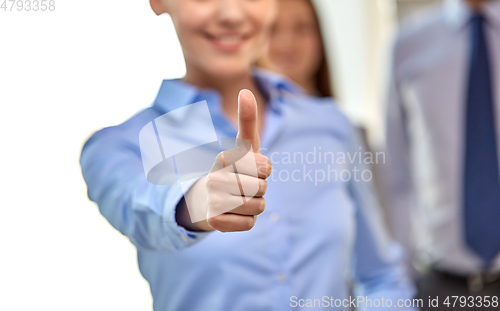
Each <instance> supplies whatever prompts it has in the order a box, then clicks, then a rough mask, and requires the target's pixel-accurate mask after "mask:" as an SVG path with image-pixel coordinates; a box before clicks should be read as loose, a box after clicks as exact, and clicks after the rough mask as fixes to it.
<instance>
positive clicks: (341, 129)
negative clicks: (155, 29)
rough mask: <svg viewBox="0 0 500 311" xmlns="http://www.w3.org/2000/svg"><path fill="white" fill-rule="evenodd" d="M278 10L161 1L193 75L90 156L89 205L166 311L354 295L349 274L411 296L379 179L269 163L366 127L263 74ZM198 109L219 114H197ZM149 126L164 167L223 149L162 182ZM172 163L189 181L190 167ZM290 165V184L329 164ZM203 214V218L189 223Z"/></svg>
mask: <svg viewBox="0 0 500 311" xmlns="http://www.w3.org/2000/svg"><path fill="white" fill-rule="evenodd" d="M277 4H278V1H277V0H151V5H152V8H153V9H154V11H155V12H156V14H163V13H168V14H170V16H171V17H172V21H173V23H174V25H175V28H176V31H177V35H178V37H179V41H180V43H181V46H182V50H183V52H184V57H185V61H186V76H185V77H184V78H183V79H181V80H179V79H175V80H165V81H163V83H162V86H161V88H160V90H159V92H158V96H157V98H156V100H155V101H154V104H153V106H152V107H150V108H147V109H145V110H143V111H141V112H140V113H138V114H136V115H135V116H133V117H132V118H131V119H129V120H128V121H126V122H124V123H122V124H120V125H118V126H114V127H109V128H105V129H103V130H101V131H98V132H97V133H95V134H94V135H93V136H92V137H91V138H90V139H89V140H88V141H87V142H86V144H85V146H84V147H83V150H82V155H81V160H80V163H81V166H82V172H83V176H84V178H85V181H86V183H87V185H88V195H89V198H90V199H91V200H93V201H94V202H96V203H97V204H98V206H99V209H100V211H101V213H102V214H103V215H104V216H105V217H106V218H107V219H108V221H109V222H110V223H111V224H112V225H113V226H114V227H115V228H116V229H117V230H119V231H120V232H121V233H123V234H124V235H126V236H127V237H129V238H130V240H131V241H132V242H133V243H134V244H135V245H136V246H137V252H138V261H139V267H140V270H141V273H142V275H143V276H144V278H145V279H146V280H147V281H148V282H149V284H150V288H151V292H152V295H153V298H154V309H155V310H179V311H181V310H182V311H184V310H191V311H202V310H220V311H226V310H227V311H244V310H283V309H286V308H288V306H289V301H288V299H289V297H291V296H292V295H301V296H303V297H323V296H331V297H332V299H347V296H348V287H347V285H346V280H345V277H346V276H347V275H348V274H349V272H352V274H353V275H352V279H353V280H354V283H355V284H356V289H357V290H360V291H362V292H364V293H366V295H367V296H368V297H370V299H376V298H378V297H382V296H384V297H386V298H387V297H392V298H394V299H398V298H409V297H411V296H412V294H413V287H412V286H411V285H410V284H409V283H408V282H407V281H406V276H405V275H404V274H403V273H401V271H402V266H401V264H402V259H403V254H402V253H401V250H400V248H399V247H398V245H396V244H394V243H393V242H392V241H391V240H390V239H389V238H388V236H387V234H386V232H385V231H384V228H383V226H382V223H381V217H380V215H379V209H378V206H377V205H376V200H375V199H374V198H373V191H372V188H371V186H370V184H369V183H365V182H362V181H360V180H355V179H353V178H350V177H349V178H342V179H341V180H326V179H325V178H321V179H322V180H323V182H321V183H320V182H317V180H312V178H310V177H306V178H304V182H301V183H298V182H295V181H294V180H293V179H290V178H285V180H281V179H280V178H278V179H277V180H276V179H274V180H273V179H272V178H268V177H269V176H270V175H271V176H272V171H273V165H274V163H271V161H270V160H269V159H268V158H267V155H269V154H275V153H278V154H285V153H289V154H295V153H296V152H302V153H304V154H305V153H307V152H308V151H310V150H322V151H323V152H327V151H328V152H332V154H335V153H337V152H346V153H352V152H357V151H358V150H359V143H358V139H357V137H356V131H355V130H354V128H353V126H352V125H351V124H350V123H349V121H348V120H347V118H346V117H345V116H344V115H343V114H342V113H341V112H340V111H339V110H338V108H337V107H336V106H335V105H330V104H327V102H326V101H325V100H324V99H322V98H319V97H314V96H309V95H308V94H306V93H304V92H303V90H302V89H300V88H298V87H297V86H296V85H295V84H293V83H290V82H289V80H287V79H286V78H284V77H282V76H280V75H277V74H273V73H271V72H268V71H264V70H259V69H254V68H252V64H254V63H255V62H256V60H257V59H258V58H259V57H260V56H261V55H262V53H263V52H264V49H265V47H266V45H267V43H268V40H269V33H270V30H271V27H272V25H273V21H274V18H275V16H276V12H277ZM193 104H196V105H202V108H203V111H206V112H207V115H208V114H210V118H208V117H207V118H204V117H203V118H202V117H201V116H200V114H196V113H194V112H193V109H192V107H193ZM180 112H182V113H180ZM172 115H176V116H177V117H175V118H170V119H169V118H168V116H172ZM162 117H165V120H167V121H166V122H170V123H169V124H168V125H169V126H170V127H169V128H171V129H175V130H170V131H166V132H167V133H164V131H162V130H161V129H162V128H165V127H164V126H163V125H161V124H160V125H158V124H157V122H160V120H163V118H162ZM206 119H208V120H210V121H211V122H210V121H208V122H205V121H204V120H206ZM169 120H170V121H169ZM153 124H156V130H155V126H153ZM150 125H151V126H150ZM186 125H189V126H186ZM186 127H187V128H186ZM144 128H146V130H147V131H149V133H151V135H149V136H148V137H152V138H151V140H153V141H156V143H157V145H158V147H157V146H156V145H155V149H154V150H157V155H158V154H159V156H158V159H161V158H162V157H163V158H165V159H168V158H169V157H167V156H165V155H170V154H174V155H175V154H179V153H180V152H183V151H186V150H192V148H194V147H197V146H201V145H203V144H205V143H206V142H205V138H206V137H208V136H210V141H215V140H216V139H218V140H220V146H221V152H220V153H219V154H218V155H215V154H212V156H213V157H210V158H209V163H208V164H211V167H212V169H211V170H210V172H206V174H205V175H203V176H202V177H200V178H198V179H193V180H192V182H189V183H187V182H179V184H175V185H156V184H152V183H149V182H148V180H147V177H146V174H145V171H144V166H143V162H142V160H143V157H144V158H147V156H148V155H146V156H145V155H144V154H143V149H142V148H141V147H142V145H141V143H142V141H140V138H139V137H140V133H141V132H142V129H144ZM148 129H149V130H148ZM235 137H237V138H239V139H240V140H246V141H247V142H249V146H251V148H248V155H250V157H247V156H246V155H245V156H244V157H242V158H241V159H239V160H238V161H237V162H234V161H230V160H229V159H230V158H232V157H234V154H238V151H241V146H240V145H238V144H236V147H235V148H232V149H229V150H228V148H225V147H224V143H223V142H224V141H225V140H224V138H235ZM261 138H262V139H261ZM179 142H180V143H181V144H180V145H182V148H184V149H183V150H178V149H182V148H181V147H179V148H177V147H176V146H178V145H177V143H179ZM261 146H262V148H261ZM245 150H247V149H245ZM240 153H241V152H240ZM174 157H175V156H174ZM204 160H206V159H205V158H204ZM159 161H161V160H159ZM157 162H158V161H157ZM157 162H155V163H157ZM172 162H176V163H174V164H172V165H173V166H175V167H176V168H177V172H179V171H180V170H179V163H180V162H181V161H179V162H177V161H172ZM229 163H230V164H231V165H229ZM196 164H198V163H196ZM185 165H189V163H187V164H185ZM287 165H288V166H287V167H284V166H283V163H276V168H275V169H276V170H278V171H279V175H278V177H283V176H286V175H287V176H292V177H293V176H297V174H295V175H293V172H297V170H300V169H303V172H306V174H309V175H308V176H310V173H307V172H313V171H314V172H319V171H320V170H322V169H323V170H324V168H325V167H324V166H325V163H317V162H315V161H313V162H312V163H309V162H308V163H306V164H299V163H296V164H287ZM360 165H362V163H361V164H360ZM193 166H194V165H193ZM306 166H307V167H306ZM327 168H328V167H327ZM353 168H355V167H352V164H350V163H345V164H342V165H335V167H333V166H331V168H330V169H331V170H333V171H334V172H333V173H337V174H338V172H339V171H341V172H342V171H347V170H348V169H349V170H350V169H353ZM360 169H363V168H362V167H360ZM333 173H332V174H333ZM198 176H199V175H198ZM349 176H350V175H349ZM249 189H253V191H251V190H249ZM250 194H251V195H250ZM235 202H237V204H236V203H235ZM228 206H230V207H231V208H229V209H228ZM235 206H236V207H235ZM228 210H229V211H228ZM221 211H223V212H221ZM191 212H195V213H199V215H202V216H203V217H200V219H199V218H196V221H191V219H192V218H191V217H190V216H192V213H191ZM197 215H198V214H197ZM258 215H259V216H258ZM226 232H228V233H226ZM354 259H356V260H354ZM350 262H355V264H354V268H353V270H352V271H351V270H350ZM407 310H409V308H408V309H407Z"/></svg>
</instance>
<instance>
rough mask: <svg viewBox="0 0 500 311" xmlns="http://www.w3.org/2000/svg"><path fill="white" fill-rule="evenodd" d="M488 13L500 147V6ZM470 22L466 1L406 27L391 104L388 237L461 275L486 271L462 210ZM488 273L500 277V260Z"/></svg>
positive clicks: (398, 46) (488, 7) (395, 61)
mask: <svg viewBox="0 0 500 311" xmlns="http://www.w3.org/2000/svg"><path fill="white" fill-rule="evenodd" d="M483 9H484V11H483V14H484V15H485V17H486V19H487V23H486V29H485V31H486V35H487V40H488V46H489V54H490V64H491V67H492V68H491V69H492V70H491V73H492V83H493V92H494V94H493V97H494V106H495V108H494V109H495V114H496V126H497V139H498V138H500V84H499V83H500V1H496V0H493V1H489V2H487V3H486V4H485V5H484V8H483ZM471 14H472V11H471V9H470V8H469V6H468V4H467V3H466V2H465V1H463V0H448V1H445V2H444V4H442V5H441V4H440V5H437V6H435V7H433V8H432V9H430V10H429V11H427V12H425V13H423V14H420V15H419V16H418V17H417V16H416V17H414V18H413V19H412V20H409V21H407V22H406V23H405V24H404V25H403V26H402V28H401V30H400V32H399V35H398V36H397V39H396V42H395V46H394V51H393V56H392V66H391V83H390V88H389V96H388V102H387V128H386V130H387V132H386V143H387V164H386V165H385V166H386V169H387V170H386V172H387V177H388V178H387V181H388V184H387V190H388V195H387V198H388V218H389V222H390V226H391V229H392V231H393V233H394V234H395V236H396V238H397V239H399V240H400V242H402V243H403V244H404V245H406V246H407V247H408V248H409V250H410V253H412V252H414V251H415V250H416V251H417V252H416V254H417V256H415V258H418V259H419V262H421V263H422V262H423V263H424V264H426V265H428V266H432V267H434V268H436V269H440V270H444V271H447V272H450V273H455V274H459V275H470V274H474V273H478V272H481V270H482V269H483V266H484V263H483V262H482V260H481V259H480V258H479V257H478V256H477V255H476V254H475V253H474V252H473V251H472V250H471V249H469V247H468V246H467V244H466V242H465V236H464V225H463V224H464V218H463V206H462V205H463V204H462V201H463V190H462V189H463V168H464V155H465V152H464V151H465V114H464V112H465V111H466V95H467V82H468V74H469V73H468V67H469V49H470V45H471V44H470V39H469V38H470V31H469V23H468V22H469V20H470V17H471ZM498 146H500V141H499V142H498ZM499 154H500V153H499ZM499 191H500V189H499ZM499 225H500V224H499ZM410 228H411V230H410ZM491 269H492V270H494V271H498V270H500V256H497V258H496V260H495V261H494V263H493V266H492V267H491Z"/></svg>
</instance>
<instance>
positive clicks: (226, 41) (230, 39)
mask: <svg viewBox="0 0 500 311" xmlns="http://www.w3.org/2000/svg"><path fill="white" fill-rule="evenodd" d="M217 40H218V41H219V42H220V43H222V44H235V43H238V42H239V41H240V40H241V39H240V37H238V36H231V37H219V38H217Z"/></svg>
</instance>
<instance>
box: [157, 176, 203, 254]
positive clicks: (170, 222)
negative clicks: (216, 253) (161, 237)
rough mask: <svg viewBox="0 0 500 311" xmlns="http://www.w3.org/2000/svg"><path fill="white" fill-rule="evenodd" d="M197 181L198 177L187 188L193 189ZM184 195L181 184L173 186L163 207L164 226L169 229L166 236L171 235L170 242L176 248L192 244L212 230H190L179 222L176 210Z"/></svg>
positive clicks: (179, 248)
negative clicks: (176, 217)
mask: <svg viewBox="0 0 500 311" xmlns="http://www.w3.org/2000/svg"><path fill="white" fill-rule="evenodd" d="M197 181H198V179H195V180H192V181H190V182H189V183H188V184H187V187H185V188H186V189H191V187H192V186H193V185H194V184H195V183H196V182H197ZM183 197H184V193H183V191H182V188H181V186H179V185H177V186H173V187H172V189H171V192H170V193H169V195H168V196H167V198H166V201H165V206H164V209H163V219H164V228H165V230H166V231H167V234H166V235H165V236H166V237H169V239H170V243H172V244H173V246H174V248H175V249H176V250H181V249H183V248H185V247H188V246H191V245H193V244H195V243H197V242H198V241H200V240H202V239H203V238H205V237H206V236H207V235H209V234H210V231H200V232H194V231H190V230H187V229H186V228H184V227H182V226H180V225H179V224H178V223H177V221H176V219H175V212H176V209H177V206H178V205H179V203H180V201H181V200H182V198H183Z"/></svg>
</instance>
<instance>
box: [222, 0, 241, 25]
mask: <svg viewBox="0 0 500 311" xmlns="http://www.w3.org/2000/svg"><path fill="white" fill-rule="evenodd" d="M242 1H245V0H219V12H218V18H219V20H220V21H221V22H222V23H224V24H228V25H231V26H234V25H237V24H240V23H241V22H243V20H244V19H245V10H244V7H243V4H242Z"/></svg>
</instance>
